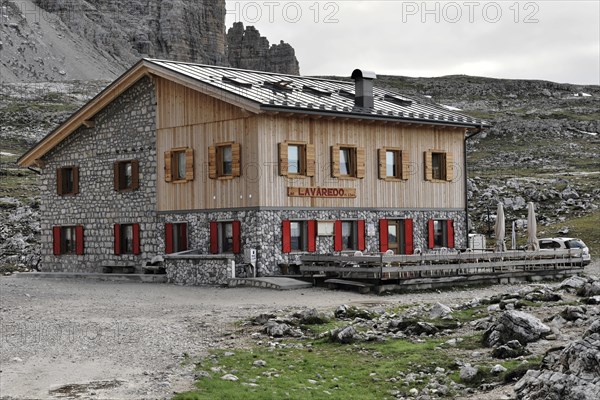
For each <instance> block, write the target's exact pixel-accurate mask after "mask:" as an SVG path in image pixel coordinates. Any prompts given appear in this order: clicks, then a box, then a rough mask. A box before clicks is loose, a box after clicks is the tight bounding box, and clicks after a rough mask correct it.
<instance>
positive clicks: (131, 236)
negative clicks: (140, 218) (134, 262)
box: [114, 224, 141, 255]
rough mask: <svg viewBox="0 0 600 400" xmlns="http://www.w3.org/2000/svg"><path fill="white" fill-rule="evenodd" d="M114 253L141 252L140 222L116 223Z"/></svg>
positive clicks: (136, 253)
mask: <svg viewBox="0 0 600 400" xmlns="http://www.w3.org/2000/svg"><path fill="white" fill-rule="evenodd" d="M114 253H115V255H122V254H135V255H138V254H140V253H141V246H140V224H115V226H114Z"/></svg>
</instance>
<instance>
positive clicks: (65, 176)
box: [56, 166, 79, 196]
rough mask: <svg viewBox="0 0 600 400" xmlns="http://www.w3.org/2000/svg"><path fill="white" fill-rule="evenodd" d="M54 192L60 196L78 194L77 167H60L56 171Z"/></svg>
mask: <svg viewBox="0 0 600 400" xmlns="http://www.w3.org/2000/svg"><path fill="white" fill-rule="evenodd" d="M56 192H57V193H58V194H59V195H61V196H64V195H75V194H77V193H79V167H74V166H71V167H62V168H58V169H57V170H56Z"/></svg>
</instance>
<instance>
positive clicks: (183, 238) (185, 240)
mask: <svg viewBox="0 0 600 400" xmlns="http://www.w3.org/2000/svg"><path fill="white" fill-rule="evenodd" d="M179 229H180V231H179V234H180V235H181V237H180V240H179V245H180V247H181V248H180V249H179V251H185V250H187V249H188V237H187V224H181V225H179Z"/></svg>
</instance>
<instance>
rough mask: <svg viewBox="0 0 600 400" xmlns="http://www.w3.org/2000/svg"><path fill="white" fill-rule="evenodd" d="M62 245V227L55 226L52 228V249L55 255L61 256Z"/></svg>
mask: <svg viewBox="0 0 600 400" xmlns="http://www.w3.org/2000/svg"><path fill="white" fill-rule="evenodd" d="M61 247H62V246H61V243H60V226H55V227H53V228H52V249H53V250H54V255H55V256H59V255H60V253H61V252H60V250H61Z"/></svg>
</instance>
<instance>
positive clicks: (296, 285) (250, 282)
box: [227, 277, 313, 290]
mask: <svg viewBox="0 0 600 400" xmlns="http://www.w3.org/2000/svg"><path fill="white" fill-rule="evenodd" d="M227 285H228V286H229V287H238V286H251V287H259V288H265V289H275V290H296V289H308V288H311V287H312V286H313V285H312V283H310V282H305V281H301V280H299V279H292V278H283V277H265V278H231V279H229V281H228V283H227Z"/></svg>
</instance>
